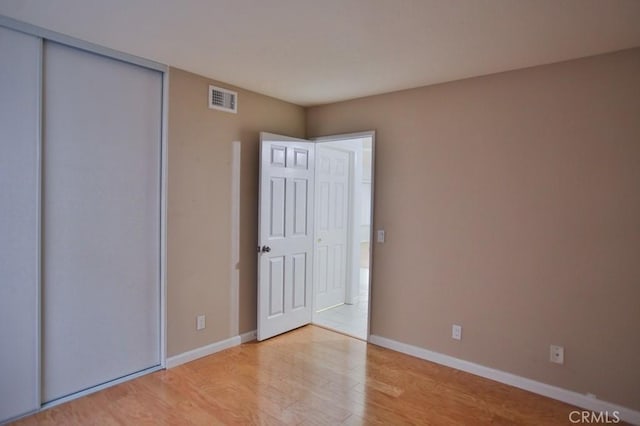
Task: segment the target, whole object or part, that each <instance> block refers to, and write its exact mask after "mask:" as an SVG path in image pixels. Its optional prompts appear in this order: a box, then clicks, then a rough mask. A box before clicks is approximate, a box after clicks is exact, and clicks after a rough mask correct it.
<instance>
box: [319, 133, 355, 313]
mask: <svg viewBox="0 0 640 426" xmlns="http://www.w3.org/2000/svg"><path fill="white" fill-rule="evenodd" d="M316 155H317V170H316V197H317V199H316V240H315V244H316V247H315V264H314V271H315V275H314V291H315V293H314V309H315V310H316V311H319V310H323V309H327V308H330V307H332V306H336V305H340V304H343V303H345V297H346V289H347V277H348V275H347V266H348V265H350V263H351V262H349V260H350V259H349V258H350V250H349V210H350V198H349V192H350V187H351V184H350V179H351V177H350V174H351V153H350V152H348V151H344V150H340V149H336V148H331V147H327V146H323V145H322V144H319V145H318V146H317V147H316Z"/></svg>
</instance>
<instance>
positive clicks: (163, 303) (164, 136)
mask: <svg viewBox="0 0 640 426" xmlns="http://www.w3.org/2000/svg"><path fill="white" fill-rule="evenodd" d="M161 72H162V118H161V120H162V129H161V133H160V365H161V366H162V367H163V368H164V367H165V366H166V362H167V199H168V194H169V193H168V190H167V185H168V172H167V170H168V159H169V131H168V128H169V70H168V69H167V70H165V71H161Z"/></svg>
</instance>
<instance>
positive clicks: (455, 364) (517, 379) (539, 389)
mask: <svg viewBox="0 0 640 426" xmlns="http://www.w3.org/2000/svg"><path fill="white" fill-rule="evenodd" d="M369 343H373V344H374V345H378V346H382V347H384V348H387V349H392V350H394V351H397V352H402V353H405V354H407V355H411V356H415V357H416V358H421V359H424V360H427V361H431V362H435V363H436V364H441V365H445V366H447V367H451V368H455V369H456V370H462V371H466V372H467V373H471V374H475V375H476V376H481V377H485V378H487V379H491V380H495V381H496V382H500V383H504V384H506V385H510V386H514V387H516V388H520V389H524V390H527V391H529V392H533V393H537V394H538V395H543V396H546V397H548V398H552V399H556V400H558V401H562V402H565V403H567V404H571V405H575V406H577V407H580V408H584V409H587V410H590V411H594V412H604V411H606V412H608V413H609V416H612V413H613V412H614V411H617V412H618V413H619V414H618V415H619V417H620V419H622V420H624V421H626V422H629V423H632V424H634V425H640V412H639V411H635V410H632V409H630V408H626V407H622V406H620V405H617V404H613V403H611V402H606V401H602V400H599V399H596V398H593V397H590V396H587V395H583V394H581V393H578V392H574V391H570V390H567V389H563V388H559V387H557V386H552V385H548V384H545V383H541V382H537V381H535V380H531V379H527V378H526V377H521V376H517V375H515V374H511V373H507V372H504V371H500V370H495V369H493V368H489V367H485V366H483V365H480V364H475V363H473V362H469V361H465V360H462V359H458V358H454V357H452V356H449V355H445V354H441V353H438V352H433V351H430V350H428V349H423V348H420V347H418V346H413V345H409V344H406V343H402V342H397V341H395V340H391V339H387V338H385V337H381V336H376V335H373V334H372V335H371V336H370V337H369Z"/></svg>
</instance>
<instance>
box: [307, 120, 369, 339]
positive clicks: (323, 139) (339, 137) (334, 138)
mask: <svg viewBox="0 0 640 426" xmlns="http://www.w3.org/2000/svg"><path fill="white" fill-rule="evenodd" d="M367 137H370V138H371V208H370V211H369V223H370V224H371V226H370V229H369V278H368V280H367V281H368V283H367V286H368V292H369V298H368V301H367V305H368V306H367V332H366V341H369V338H370V336H371V289H372V286H373V273H372V272H373V268H374V264H373V250H374V247H373V243H374V239H373V237H374V233H375V232H374V205H375V152H376V131H375V130H368V131H361V132H354V133H341V134H336V135H327V136H319V137H315V138H309V140H310V141H312V142H315V143H316V144H318V143H327V142H339V141H345V140H351V139H363V138H367ZM351 154H352V155H353V152H351ZM317 158H318V156H316V161H317ZM349 168H350V173H351V172H352V171H353V164H350V166H349ZM316 173H317V167H316ZM355 181H356V179H355V176H354V181H353V182H352V187H353V184H354V183H355ZM352 204H353V194H352V188H349V212H350V217H349V228H350V231H351V232H350V234H351V235H349V241H350V243H351V244H350V245H352V244H353V242H352V241H351V240H352V238H353V234H354V232H355V230H353V229H352V228H353V223H352V221H353V214H352V212H353V206H352ZM314 214H315V206H314ZM313 240H314V245H313V257H314V259H313V261H314V266H315V260H316V259H315V257H316V253H315V247H316V245H315V241H316V225H315V224H314V228H313ZM348 259H350V262H349V263H350V265H349V268H350V269H349V271H352V269H353V268H354V266H355V259H353V256H351V255H350V256H349V258H348ZM313 277H314V282H313V287H312V288H313V296H314V301H313V304H314V306H315V271H314V275H313ZM347 283H348V284H347V285H348V286H349V288H350V287H351V277H349V278H348V279H347ZM345 297H346V295H345ZM315 315H316V311H315V308H314V309H313V311H312V314H311V323H312V324H313V323H314V318H315Z"/></svg>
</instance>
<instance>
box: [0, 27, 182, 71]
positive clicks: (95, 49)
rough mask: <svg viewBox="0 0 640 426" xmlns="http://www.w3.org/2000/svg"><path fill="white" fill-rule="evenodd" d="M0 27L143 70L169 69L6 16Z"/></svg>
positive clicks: (157, 63)
mask: <svg viewBox="0 0 640 426" xmlns="http://www.w3.org/2000/svg"><path fill="white" fill-rule="evenodd" d="M0 26H3V27H6V28H10V29H12V30H15V31H19V32H22V33H25V34H29V35H33V36H36V37H40V38H43V39H45V40H50V41H54V42H56V43H60V44H64V45H66V46H71V47H75V48H76V49H80V50H85V51H87V52H91V53H95V54H97V55H102V56H106V57H108V58H112V59H117V60H119V61H122V62H128V63H131V64H134V65H138V66H141V67H144V68H149V69H152V70H156V71H160V72H166V71H167V70H168V69H169V67H168V66H167V65H164V64H161V63H159V62H156V61H152V60H149V59H145V58H141V57H139V56H134V55H130V54H128V53H124V52H119V51H117V50H113V49H109V48H108V47H104V46H100V45H98V44H93V43H89V42H88V41H84V40H79V39H77V38H75V37H70V36H68V35H65V34H61V33H58V32H55V31H51V30H47V29H45V28H41V27H38V26H35V25H31V24H28V23H26V22H22V21H18V20H15V19H12V18H9V17H8V16H4V15H0Z"/></svg>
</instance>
